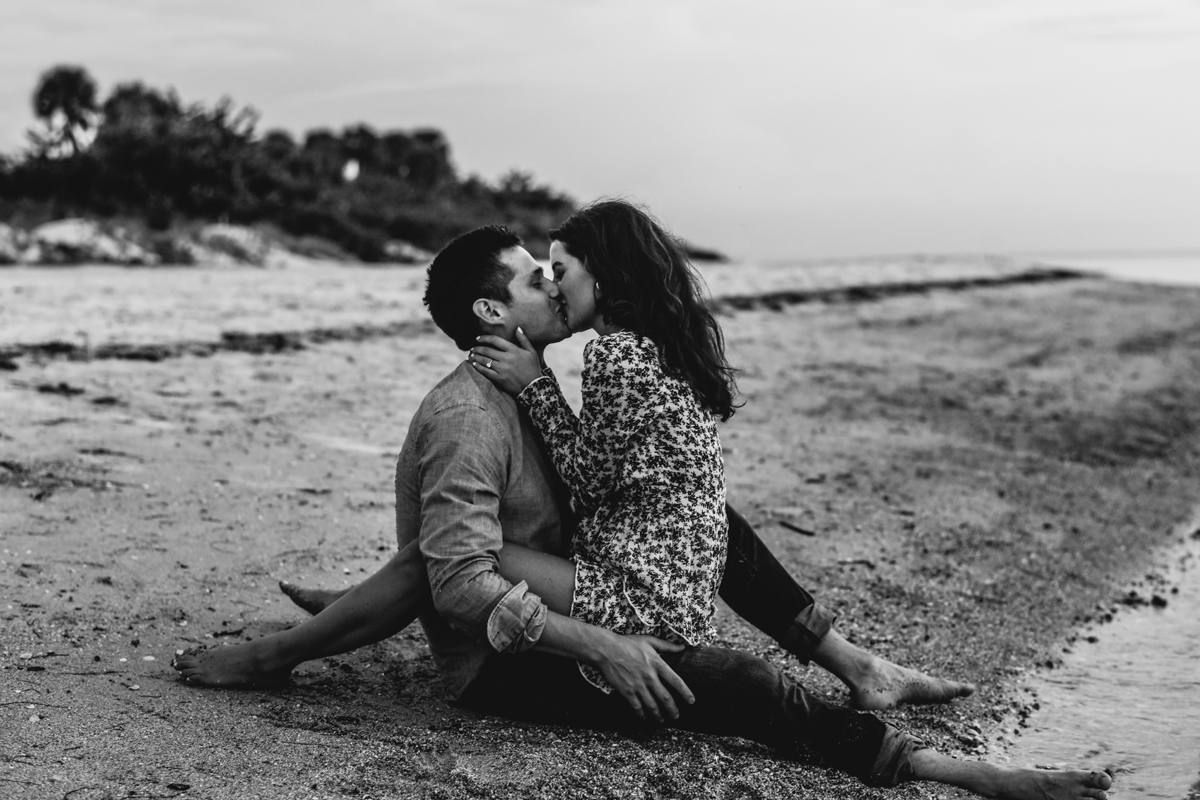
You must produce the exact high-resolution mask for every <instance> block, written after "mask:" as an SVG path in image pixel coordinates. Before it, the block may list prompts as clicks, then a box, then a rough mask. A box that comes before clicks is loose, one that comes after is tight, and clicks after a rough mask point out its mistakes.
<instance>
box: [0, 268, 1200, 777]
mask: <svg viewBox="0 0 1200 800" xmlns="http://www.w3.org/2000/svg"><path fill="white" fill-rule="evenodd" d="M1197 305H1200V292H1197V291H1180V290H1178V289H1175V288H1171V287H1148V286H1133V285H1123V284H1118V283H1116V282H1111V281H1103V280H1093V279H1081V280H1070V281H1061V282H1051V283H1042V284H1029V285H1010V286H1003V287H995V288H988V289H968V290H965V291H960V292H941V291H934V292H930V293H927V294H911V295H904V296H897V297H891V298H887V299H882V300H879V301H877V302H871V303H842V304H838V303H834V304H824V303H810V304H801V305H788V306H784V307H782V308H781V309H780V310H778V311H772V310H768V309H763V308H755V309H753V310H746V311H734V312H731V313H729V314H727V315H723V316H722V317H721V321H722V326H723V328H724V330H725V334H726V339H727V342H728V346H729V351H730V355H731V359H732V360H734V361H735V363H737V364H738V365H739V366H740V367H741V369H742V378H741V388H742V390H743V394H744V396H745V399H746V400H747V405H746V406H745V407H744V408H743V409H742V410H741V411H739V412H738V414H737V415H736V416H735V417H734V418H733V419H732V420H731V422H730V423H728V424H727V425H726V426H724V427H723V428H722V441H723V444H724V445H725V447H726V467H727V475H728V485H729V495H730V499H731V501H732V502H733V503H734V504H735V505H736V506H737V507H738V508H739V510H741V511H742V512H743V513H744V514H745V515H746V516H747V517H748V518H749V519H750V520H751V522H752V523H753V524H755V525H756V527H758V529H759V531H760V534H761V535H762V536H763V538H764V540H766V541H767V542H768V543H769V544H770V545H771V546H772V548H773V549H774V550H775V551H776V552H777V553H778V554H779V556H780V558H781V560H782V561H783V562H784V563H785V564H786V565H787V566H788V567H789V569H791V570H792V571H793V572H794V573H795V574H796V575H797V577H798V578H799V579H800V581H801V583H802V585H805V586H806V587H808V588H810V589H811V590H813V591H814V594H816V595H817V597H818V598H819V599H820V600H821V601H822V602H823V603H825V604H826V605H829V606H831V607H833V608H835V609H836V610H837V611H838V612H839V613H840V615H841V622H840V623H839V625H840V627H841V629H842V631H843V633H844V634H845V635H846V636H847V637H848V638H850V639H852V640H854V641H857V642H859V643H861V644H864V645H865V646H868V647H870V648H871V649H873V650H876V651H877V652H880V653H881V654H884V655H886V656H888V657H890V658H892V659H894V660H897V661H899V662H900V663H906V664H910V665H913V666H916V667H919V668H922V669H925V670H927V671H933V672H935V673H939V674H945V675H947V676H949V677H955V678H959V679H965V680H972V681H975V682H976V683H978V684H979V687H980V691H979V693H978V694H977V695H976V696H975V697H973V698H970V699H968V700H966V701H963V702H959V703H955V704H953V705H951V706H948V707H940V708H911V709H900V710H897V711H893V712H888V713H887V714H885V715H884V716H885V718H887V719H888V720H889V721H892V722H894V723H896V724H899V725H901V726H904V727H906V728H909V729H911V730H913V731H915V732H917V733H918V734H919V735H921V736H923V737H925V738H927V739H928V740H929V741H930V742H931V743H932V744H934V745H935V746H936V747H938V748H939V749H943V750H948V751H951V752H957V753H958V754H960V755H967V756H971V755H975V754H980V753H984V752H987V748H990V747H995V746H997V745H998V744H1000V745H1002V744H1003V742H1002V740H999V739H997V738H996V737H997V736H999V735H1000V734H1001V732H1002V731H1001V728H1000V726H1001V725H1003V724H1005V723H1004V720H1005V719H1006V718H1007V716H1006V715H1008V714H1010V713H1019V709H1020V708H1022V706H1023V705H1024V704H1026V702H1027V701H1026V699H1025V698H1024V697H1023V695H1022V693H1021V691H1020V688H1019V686H1020V678H1021V676H1023V675H1027V674H1028V673H1029V672H1030V671H1031V670H1034V669H1036V668H1039V665H1040V667H1041V668H1045V664H1046V663H1050V664H1055V663H1056V661H1060V660H1061V656H1062V653H1061V648H1062V647H1063V646H1064V643H1065V642H1066V641H1067V639H1068V637H1070V636H1071V635H1073V634H1076V633H1077V632H1078V631H1079V630H1081V629H1082V628H1083V626H1085V625H1086V624H1087V623H1086V622H1085V621H1083V617H1085V616H1087V615H1088V614H1094V613H1095V606H1096V605H1097V604H1098V603H1111V602H1112V600H1113V599H1114V598H1115V597H1117V595H1118V593H1120V592H1122V591H1123V590H1124V589H1125V588H1126V586H1127V585H1128V583H1129V582H1130V581H1132V580H1134V579H1135V578H1137V577H1138V576H1139V575H1140V574H1141V573H1142V572H1143V571H1144V569H1143V568H1144V567H1145V566H1146V565H1148V564H1149V563H1150V561H1151V560H1152V559H1153V558H1154V557H1155V553H1157V552H1159V551H1160V550H1161V548H1162V546H1164V545H1166V544H1167V543H1168V539H1169V538H1170V531H1171V529H1172V528H1173V526H1174V525H1175V524H1177V523H1178V522H1179V521H1181V519H1182V517H1183V516H1184V515H1185V514H1186V513H1187V511H1188V510H1190V509H1191V507H1192V506H1194V503H1195V500H1196V498H1195V497H1194V487H1195V485H1196V483H1197V481H1196V479H1197V477H1198V476H1200V442H1198V441H1197V431H1200V417H1198V416H1197V412H1196V411H1193V409H1197V408H1200V364H1198V363H1197V361H1196V358H1195V356H1194V353H1196V352H1197V351H1198V348H1197V344H1198V343H1200V327H1197V326H1196V325H1195V322H1194V320H1195V309H1196V307H1197ZM285 311H286V309H285ZM288 313H291V312H288ZM338 313H349V312H348V311H347V310H345V309H343V310H342V311H339V312H338ZM371 313H375V312H374V311H372V312H371ZM0 341H6V340H5V338H3V337H0ZM8 341H11V340H8ZM582 346H583V343H582V339H581V338H580V337H576V338H575V339H574V340H572V341H571V342H568V343H565V344H564V345H562V346H556V349H555V351H554V357H555V359H556V362H555V369H556V372H557V373H558V375H559V377H560V379H562V380H563V381H564V383H566V384H569V386H568V387H567V389H568V397H570V396H571V393H572V392H577V384H578V379H579V371H578V353H579V350H580V349H581V348H582ZM460 359H461V354H459V353H458V352H457V351H455V350H454V349H453V347H452V346H451V345H449V344H448V343H446V342H443V341H441V340H440V338H439V336H438V335H436V334H432V333H431V334H426V333H423V332H420V331H418V332H417V333H416V335H413V336H408V337H406V336H385V337H379V338H369V339H364V340H362V341H357V342H355V341H349V340H335V341H328V342H326V343H324V344H321V345H319V346H313V347H309V348H307V349H305V350H295V351H293V350H282V351H280V352H274V353H271V352H267V353H263V354H253V353H249V352H224V353H218V354H216V355H214V356H212V357H207V358H198V357H193V356H188V355H184V356H181V357H179V358H174V359H168V360H164V361H161V362H140V361H123V360H116V359H110V360H95V361H91V362H82V361H70V360H65V359H50V360H45V361H38V360H36V359H30V360H29V363H25V362H23V363H22V364H21V369H20V371H19V372H16V373H0V405H2V406H3V407H4V408H5V409H6V414H5V419H4V420H3V421H0V527H3V529H4V530H5V531H6V532H9V531H12V532H13V533H12V534H11V535H6V537H5V539H6V541H5V543H4V545H3V550H4V552H2V553H0V562H3V563H0V575H3V576H4V577H3V581H4V584H5V585H6V586H8V587H11V588H10V589H9V590H8V591H6V595H7V597H6V598H5V599H6V600H7V603H5V605H12V606H13V608H12V609H9V610H7V611H6V612H4V616H3V622H2V623H0V633H3V637H4V653H3V654H0V664H2V668H0V692H3V693H4V694H6V695H8V698H6V699H7V700H9V701H12V700H22V699H24V698H30V699H31V700H32V701H33V702H31V703H30V704H32V705H35V708H34V709H28V708H26V707H25V704H24V703H21V704H16V705H12V706H8V707H6V708H5V710H4V712H3V713H4V714H5V715H6V716H5V717H4V718H2V719H0V722H2V723H3V724H6V725H8V726H9V727H10V729H11V730H13V731H14V734H15V735H14V737H13V742H14V743H13V744H12V745H11V748H12V755H13V756H14V759H13V760H10V761H8V762H7V763H5V764H3V765H0V778H5V779H8V780H9V781H10V783H0V792H3V791H6V790H7V789H6V788H5V787H8V788H12V787H19V788H20V790H21V791H22V792H25V793H26V794H25V796H28V797H30V798H42V797H45V798H51V797H53V798H60V797H62V796H63V794H64V793H67V792H70V791H76V792H78V793H77V794H72V797H74V798H79V797H87V796H89V794H88V793H89V792H91V793H92V794H91V796H97V797H99V796H103V793H104V792H109V793H113V792H116V793H124V792H126V791H129V790H133V791H137V792H139V793H151V794H163V795H166V794H171V793H172V792H176V791H184V790H176V789H169V787H170V785H171V784H176V785H185V784H186V785H188V786H189V787H190V788H189V790H187V791H189V796H202V797H206V798H207V797H214V798H217V797H245V796H260V797H266V798H284V797H299V796H312V795H316V796H319V797H327V796H338V795H341V794H344V793H347V792H349V793H353V794H356V795H357V796H364V797H365V796H373V797H409V796H438V797H448V798H466V797H480V796H489V795H521V796H528V797H580V798H583V797H616V796H629V797H642V796H651V795H658V796H665V797H673V796H678V797H690V796H694V794H695V792H696V790H697V787H700V786H703V787H705V791H711V792H713V793H717V794H720V793H722V792H724V793H727V794H734V795H739V794H740V795H745V794H753V795H755V796H759V797H764V798H775V797H786V796H793V795H797V794H800V795H810V796H823V797H830V798H835V800H836V799H840V798H860V797H879V798H882V797H901V798H916V797H919V796H922V793H923V792H924V787H919V786H910V787H906V788H902V789H900V790H897V791H893V792H881V791H876V790H872V789H867V788H864V787H862V786H860V785H858V784H857V783H855V782H853V781H850V780H848V779H845V778H842V777H840V776H838V775H836V774H834V773H830V772H828V771H826V770H824V769H821V768H820V767H817V766H814V765H812V764H811V763H807V762H802V763H795V764H793V763H784V762H780V761H777V760H775V759H773V758H771V757H770V756H769V755H768V754H767V753H766V751H765V750H764V749H763V748H761V747H758V746H756V745H751V744H748V743H746V742H742V741H740V740H722V741H718V740H713V739H706V738H704V737H699V736H690V735H686V734H678V733H671V732H665V733H657V734H647V735H645V736H635V737H625V736H616V735H613V734H606V733H596V732H588V731H577V730H569V729H563V728H545V727H539V726H533V725H523V724H515V723H508V722H506V721H502V720H495V719H490V718H481V717H477V716H475V715H473V714H468V713H466V712H462V711H459V710H456V709H454V708H452V707H450V706H448V705H447V704H445V703H444V702H443V701H442V700H441V699H440V698H439V696H438V692H437V688H436V684H435V682H434V672H433V667H432V662H431V660H430V658H429V657H428V655H427V654H426V652H425V649H424V644H423V639H422V637H421V635H420V633H419V632H418V631H415V630H414V631H406V632H404V633H403V634H402V635H401V636H399V637H396V638H395V639H393V640H389V642H387V643H383V644H380V645H377V646H375V647H373V648H367V649H366V650H364V651H360V652H358V653H356V654H352V655H348V656H344V657H339V658H336V659H325V660H322V661H319V662H312V663H310V664H308V665H304V666H302V667H301V668H300V669H299V670H298V671H297V676H296V679H295V682H294V686H293V687H292V688H290V689H288V690H285V691H252V692H218V691H202V690H196V689H192V688H189V687H185V686H182V685H180V684H179V683H178V681H177V680H176V679H175V677H174V675H173V674H172V671H171V670H170V669H169V667H168V666H167V663H168V661H169V656H170V654H171V653H173V652H174V650H175V649H176V648H178V647H184V646H190V645H191V644H193V643H202V644H208V645H218V646H219V643H220V642H222V641H228V640H230V639H232V638H236V637H244V636H258V635H262V634H264V633H269V632H272V631H274V630H279V629H280V628H281V627H284V626H287V625H290V624H294V623H295V622H297V621H299V620H300V619H302V618H303V615H302V613H300V612H299V611H298V610H296V609H293V608H292V607H291V606H290V604H289V603H287V601H286V599H285V598H283V596H282V595H281V594H279V592H278V591H277V590H276V589H275V587H274V581H275V580H277V579H280V578H283V579H287V580H293V581H303V582H307V583H310V584H313V585H326V586H331V587H333V586H338V585H346V584H348V583H351V582H355V581H357V580H359V579H361V578H362V577H363V576H364V574H365V573H366V572H369V571H372V570H373V569H374V568H375V567H376V566H377V565H378V564H379V563H380V560H381V559H383V558H386V557H387V556H388V555H389V554H390V550H391V548H393V547H394V538H393V524H394V523H393V520H392V500H391V497H390V494H391V472H392V468H393V464H392V459H393V458H394V456H389V457H386V458H384V457H381V456H380V455H379V453H380V452H381V451H382V452H385V453H394V452H395V451H396V450H398V448H399V443H400V441H402V439H403V435H404V427H405V424H406V423H407V420H408V416H409V415H410V414H411V411H412V409H413V408H415V403H416V402H417V401H418V400H419V399H420V397H421V396H422V395H423V394H424V392H425V391H426V390H427V389H428V388H429V387H430V386H432V384H433V382H434V381H436V379H437V378H438V377H440V376H441V375H443V374H444V373H445V372H447V371H449V369H452V368H453V366H454V365H455V364H457V363H458V361H459V360H460ZM560 365H561V366H560ZM572 365H574V366H572ZM60 383H63V384H66V385H68V386H72V387H78V388H81V389H83V390H84V392H83V394H79V395H69V394H54V393H43V392H37V391H35V390H34V386H35V385H37V384H49V385H58V384H60ZM106 396H107V397H113V398H116V402H114V403H112V404H108V405H97V404H95V403H93V402H90V401H92V400H94V399H95V398H98V397H106ZM13 465H17V466H18V467H19V470H14V468H13ZM783 522H788V523H791V524H792V525H794V526H798V527H802V528H804V529H805V530H809V531H813V532H814V533H816V535H815V536H803V535H797V534H796V533H794V532H793V531H792V530H790V529H789V528H788V527H786V526H785V525H783V524H782V523H783ZM717 624H718V630H719V632H720V635H721V638H722V640H723V641H724V642H725V643H727V644H729V645H731V646H736V647H740V648H744V649H746V650H748V651H750V652H754V653H756V654H759V655H762V656H764V657H766V658H768V659H769V660H772V661H774V662H776V663H780V664H783V665H785V666H786V667H787V669H789V671H790V672H792V673H793V674H794V675H796V676H797V677H799V678H800V679H801V681H802V682H803V683H804V684H805V685H806V686H808V687H809V688H810V689H811V690H812V691H814V692H815V693H817V694H818V695H820V696H823V697H826V698H829V699H830V700H832V701H834V702H838V701H840V700H844V693H843V692H841V691H840V689H838V687H837V686H836V685H835V684H834V682H833V681H832V679H830V678H829V677H828V676H826V675H824V674H823V673H821V672H820V670H818V669H816V668H809V669H805V668H803V667H800V666H799V665H798V664H795V663H794V661H790V660H789V658H788V657H785V656H784V654H783V653H782V652H781V651H780V650H779V649H778V648H777V647H775V645H774V644H773V643H771V642H769V641H767V640H766V639H765V638H764V637H762V636H760V635H759V634H757V633H756V632H754V631H752V630H750V629H748V628H747V627H746V626H745V625H744V624H742V623H740V622H739V621H737V620H736V619H734V618H732V617H731V616H730V614H729V612H728V611H727V610H725V609H721V610H720V611H719V613H718V620H717ZM24 653H28V654H29V658H24V659H23V658H21V657H20V656H21V655H22V654H24ZM146 656H152V657H153V658H154V659H155V660H154V661H146V660H144V659H145V657H146ZM121 659H125V660H124V661H122V660H121ZM30 667H41V668H42V669H30ZM16 689H21V691H22V694H21V695H16V694H15V690H16ZM39 703H40V704H42V705H40V706H39V705H38V704H39ZM32 716H38V717H39V720H38V721H36V722H31V721H29V719H30V717H32ZM114 729H116V730H119V731H121V733H119V734H114V733H113V732H112V731H113V730H114ZM131 745H136V746H131ZM1080 766H1097V767H1100V766H1104V765H1103V764H1095V765H1080ZM314 786H315V787H316V788H312V787H314ZM947 794H948V795H949V796H955V797H956V796H961V795H960V794H959V793H955V792H947Z"/></svg>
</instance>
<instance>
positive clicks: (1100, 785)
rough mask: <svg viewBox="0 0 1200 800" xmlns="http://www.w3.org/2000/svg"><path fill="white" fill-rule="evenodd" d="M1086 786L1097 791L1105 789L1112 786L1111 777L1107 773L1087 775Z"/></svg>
mask: <svg viewBox="0 0 1200 800" xmlns="http://www.w3.org/2000/svg"><path fill="white" fill-rule="evenodd" d="M1087 782H1088V785H1089V786H1094V787H1095V788H1097V789H1107V788H1109V787H1110V786H1112V776H1111V775H1109V774H1108V773H1107V772H1093V773H1092V774H1091V775H1088V781H1087Z"/></svg>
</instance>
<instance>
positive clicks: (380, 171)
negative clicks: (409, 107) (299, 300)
mask: <svg viewBox="0 0 1200 800" xmlns="http://www.w3.org/2000/svg"><path fill="white" fill-rule="evenodd" d="M32 100H33V109H34V113H35V115H36V116H37V117H38V119H39V120H41V123H42V129H41V130H34V131H30V147H29V148H28V150H27V151H26V152H24V153H21V154H17V155H14V156H8V157H5V156H0V219H8V220H10V221H18V222H19V221H21V220H26V221H30V220H32V221H45V220H49V219H56V218H61V217H65V216H95V217H100V218H126V219H128V218H133V219H138V220H141V221H143V222H144V224H145V225H146V226H147V227H149V228H150V229H151V230H157V231H164V230H167V229H170V228H172V226H177V225H180V224H186V223H187V222H189V221H227V222H231V223H238V224H253V223H270V224H273V225H275V226H278V227H279V228H280V229H282V230H283V231H285V232H287V233H290V234H293V235H296V236H317V237H321V238H323V239H327V240H330V241H332V242H334V243H336V244H337V245H339V246H340V247H341V248H342V249H344V250H345V251H347V252H348V253H350V254H352V255H354V256H355V257H357V258H360V259H362V260H364V261H382V260H386V258H387V243H388V242H389V241H390V240H396V239H399V240H403V241H407V242H410V243H412V244H415V245H417V246H419V247H422V248H425V249H428V250H437V249H438V248H440V247H441V246H442V245H443V244H445V243H446V242H447V241H448V240H449V239H451V238H453V237H454V236H456V235H457V234H459V233H461V232H463V231H466V230H469V229H471V228H474V227H477V226H479V225H485V224H489V223H501V224H505V225H508V226H509V227H510V228H512V229H513V230H515V231H516V232H517V233H518V234H519V235H521V236H522V237H523V238H525V239H526V241H527V242H529V244H530V245H531V246H532V247H533V249H535V250H540V251H544V250H545V248H546V245H547V242H546V232H547V231H548V230H550V229H551V228H553V227H554V226H555V225H557V224H558V223H560V222H561V221H562V220H563V219H565V218H566V216H567V215H569V214H570V213H571V211H572V210H574V202H573V201H572V199H571V198H570V197H568V196H567V195H565V194H562V193H559V192H557V191H555V190H553V189H551V188H549V187H547V186H544V185H540V184H538V183H536V182H535V181H534V180H533V178H532V177H531V176H530V175H529V174H527V173H523V172H518V171H513V172H510V173H509V174H507V175H505V176H503V177H502V178H501V179H499V180H498V181H496V182H495V183H490V182H488V181H485V180H483V179H481V178H479V177H476V176H468V177H466V178H460V177H459V176H458V174H457V172H456V170H455V168H454V164H453V162H452V160H451V156H450V144H449V142H448V141H447V140H446V137H445V136H444V135H443V134H442V133H441V132H440V131H438V130H435V129H432V128H420V129H415V130H409V131H403V130H390V131H383V132H378V131H375V130H374V129H372V128H371V127H370V126H368V125H365V124H357V125H351V126H348V127H345V128H343V129H342V130H341V131H340V132H336V131H334V130H330V129H324V128H322V129H316V130H311V131H308V132H307V133H306V134H305V135H304V136H303V138H302V139H300V140H298V139H296V138H295V137H293V136H292V134H291V133H289V132H288V131H285V130H269V131H267V132H265V133H264V134H261V135H260V134H259V133H258V132H257V130H256V125H257V122H258V117H257V114H256V113H255V112H254V110H253V109H251V108H248V107H243V108H237V107H235V106H234V104H233V103H232V102H231V101H229V100H228V99H223V100H221V101H219V102H217V103H216V104H215V105H212V106H205V105H203V104H201V103H190V104H189V103H185V102H184V101H183V100H182V99H180V97H179V96H178V94H177V93H176V92H175V91H174V90H173V89H167V90H160V89H156V88H154V87H149V86H146V85H144V84H142V83H141V82H136V81H135V82H128V83H122V84H119V85H117V86H116V87H114V88H113V89H112V91H111V92H110V93H109V95H108V96H107V97H106V98H104V99H103V100H102V101H101V100H100V99H99V94H98V91H97V87H96V83H95V81H94V80H93V79H92V78H91V76H90V75H88V73H87V71H86V70H85V69H83V68H82V67H74V66H58V67H54V68H52V69H50V70H48V71H47V72H46V73H44V74H43V75H42V76H41V79H40V80H39V81H38V84H37V87H36V88H35V90H34V93H33V98H32Z"/></svg>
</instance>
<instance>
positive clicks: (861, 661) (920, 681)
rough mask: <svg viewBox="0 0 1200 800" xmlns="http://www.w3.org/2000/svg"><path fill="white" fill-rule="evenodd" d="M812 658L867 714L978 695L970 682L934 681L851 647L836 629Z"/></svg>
mask: <svg viewBox="0 0 1200 800" xmlns="http://www.w3.org/2000/svg"><path fill="white" fill-rule="evenodd" d="M812 658H813V661H815V662H817V663H818V664H820V665H821V666H822V667H824V668H825V669H827V670H829V671H830V672H832V673H833V674H834V675H836V676H837V677H838V678H839V679H840V680H841V681H842V683H844V684H846V687H847V688H848V689H849V690H850V705H852V706H854V707H855V708H861V709H863V710H864V711H883V710H885V709H888V708H892V707H893V706H897V705H899V704H901V703H913V704H915V705H929V704H931V703H948V702H950V701H951V700H954V699H955V698H958V697H969V696H970V695H973V694H975V687H974V686H972V685H971V684H969V683H960V682H959V681H949V680H946V679H944V678H934V677H932V676H930V675H926V674H925V673H924V672H918V671H917V670H915V669H909V668H908V667H902V666H900V665H898V664H893V663H892V662H890V661H887V660H885V659H882V658H880V657H879V656H877V655H875V654H874V653H871V652H869V651H867V650H864V649H862V648H861V647H859V646H858V645H856V644H851V643H850V642H848V641H846V639H845V637H844V636H842V635H841V634H840V633H838V632H837V631H836V630H830V631H829V632H828V633H826V634H825V636H824V637H823V638H822V639H821V644H819V645H818V646H817V649H816V650H814V651H813V654H812Z"/></svg>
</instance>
